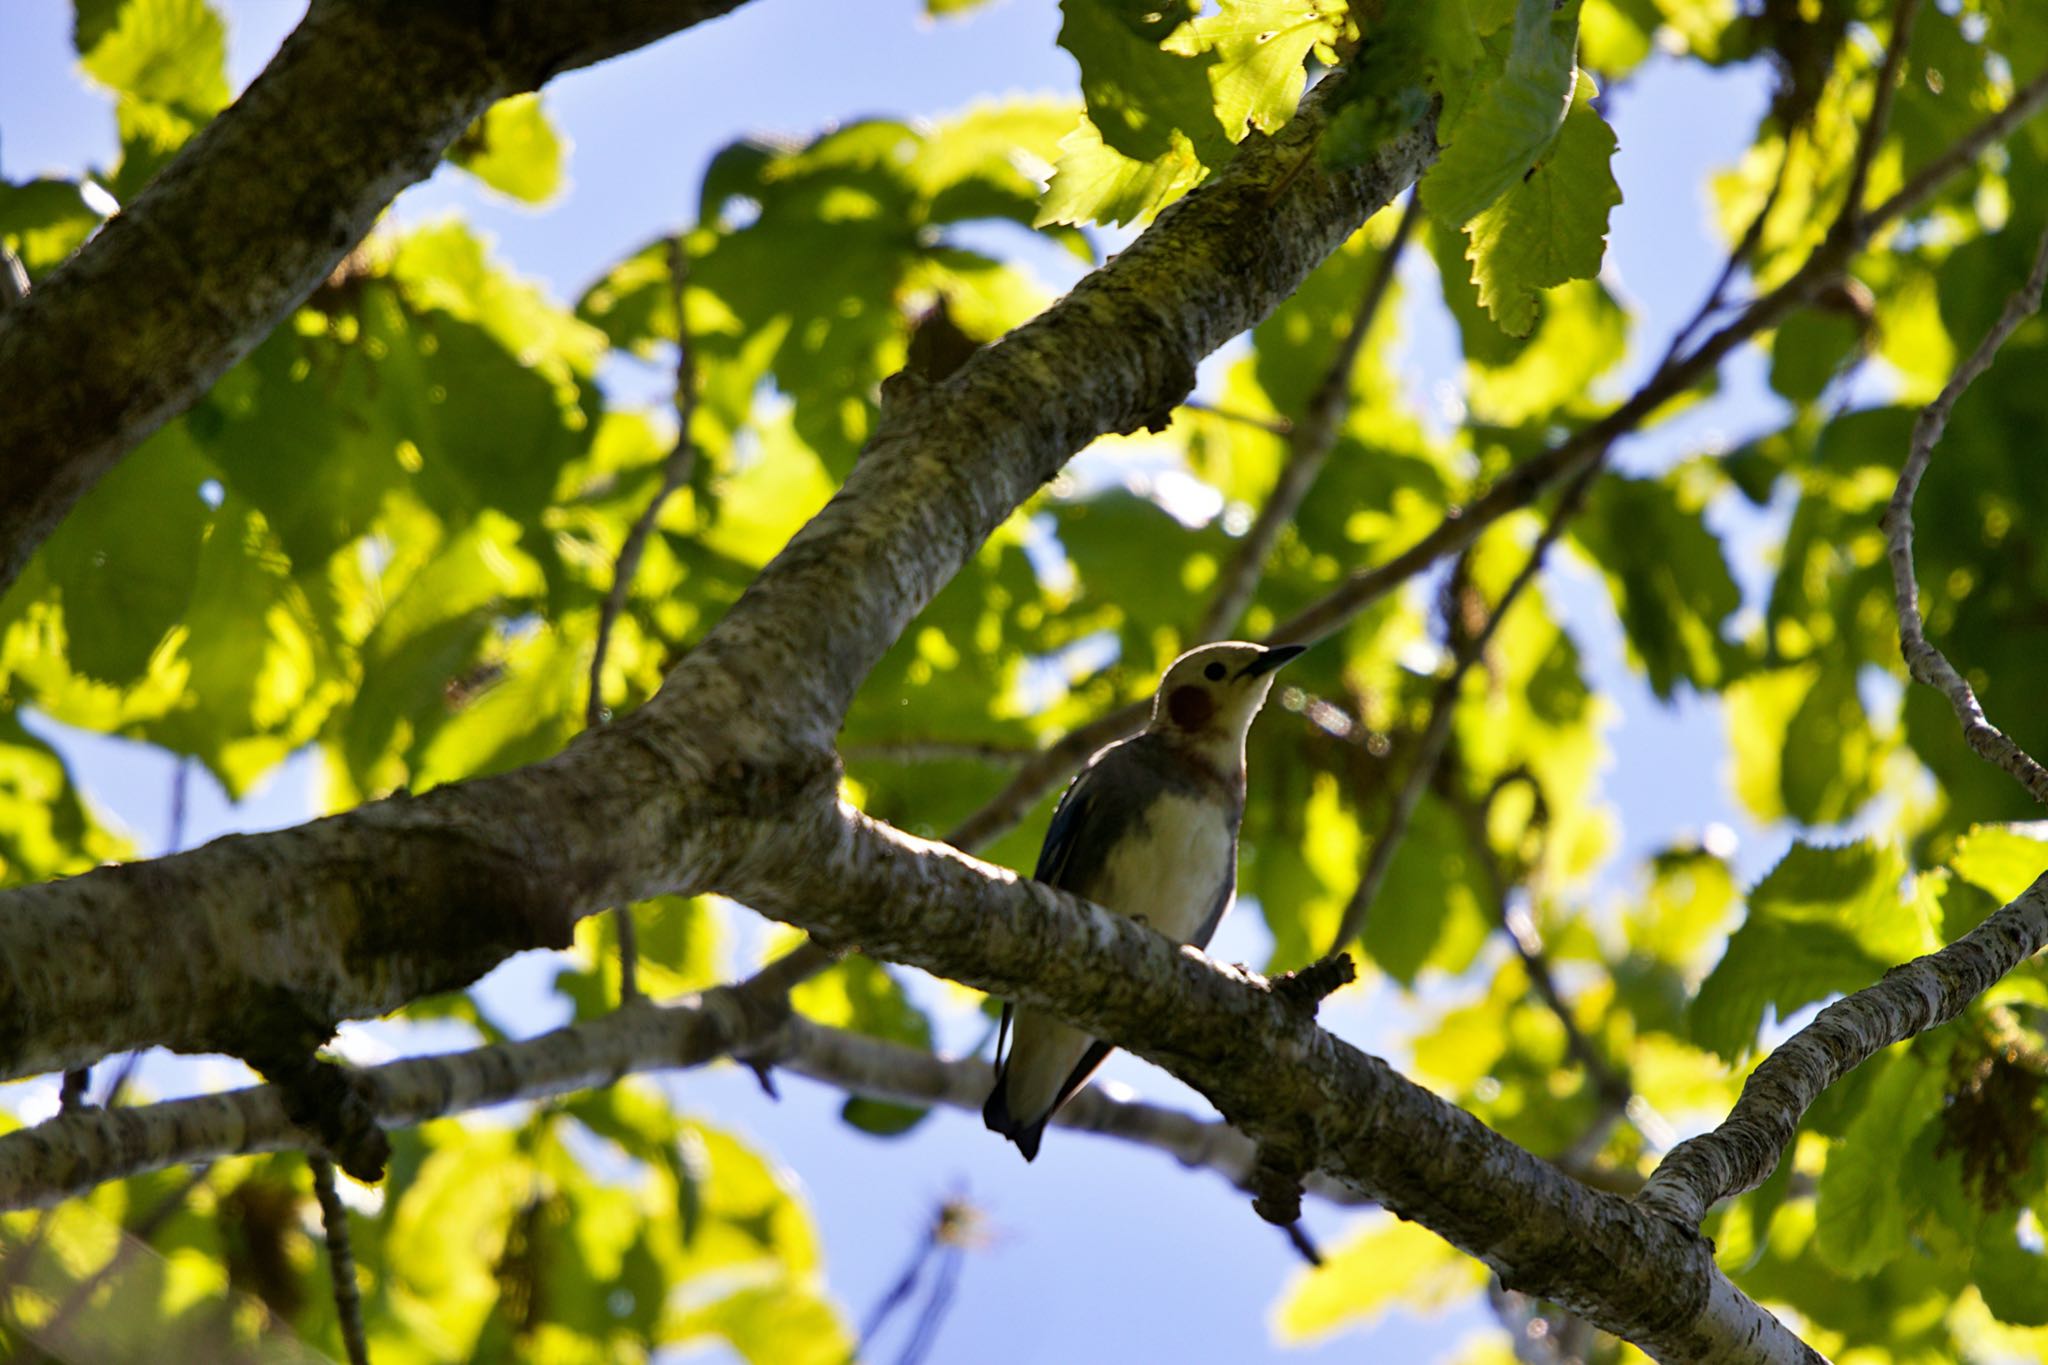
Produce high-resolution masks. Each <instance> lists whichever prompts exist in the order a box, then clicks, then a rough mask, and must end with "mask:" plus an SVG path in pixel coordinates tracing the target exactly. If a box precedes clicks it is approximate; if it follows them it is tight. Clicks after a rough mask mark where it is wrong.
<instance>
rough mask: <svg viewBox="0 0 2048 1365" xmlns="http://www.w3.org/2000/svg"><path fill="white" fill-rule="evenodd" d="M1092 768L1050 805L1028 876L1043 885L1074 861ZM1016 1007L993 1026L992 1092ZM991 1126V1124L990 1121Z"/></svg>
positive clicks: (1057, 881)
mask: <svg viewBox="0 0 2048 1365" xmlns="http://www.w3.org/2000/svg"><path fill="white" fill-rule="evenodd" d="M1094 773H1095V769H1093V768H1088V769H1086V770H1084V771H1083V772H1082V773H1081V774H1080V776H1078V777H1076V778H1075V779H1074V780H1073V781H1072V782H1069V783H1068V784H1067V790H1066V792H1065V794H1063V795H1062V796H1061V797H1060V803H1059V805H1057V806H1055V807H1053V812H1052V823H1051V824H1049V825H1047V826H1046V827H1045V842H1044V843H1043V844H1041V845H1040V846H1039V849H1038V866H1037V867H1036V868H1034V869H1032V873H1031V879H1032V880H1033V881H1037V882H1044V883H1045V884H1046V885H1047V886H1060V885H1063V884H1064V883H1063V882H1062V881H1061V878H1062V877H1064V876H1065V875H1066V873H1067V871H1068V867H1069V865H1070V864H1071V863H1072V862H1073V860H1074V850H1075V848H1077V847H1078V846H1079V843H1080V837H1079V836H1080V833H1081V830H1082V827H1083V826H1085V825H1086V824H1087V823H1088V812H1089V809H1090V808H1091V807H1092V806H1093V805H1094V804H1095V799H1094V796H1093V793H1092V791H1091V788H1092V785H1093V784H1092V783H1091V782H1090V781H1089V779H1090V778H1091V777H1092V776H1094ZM1016 1012H1017V1007H1016V1006H1015V1005H1012V1004H1011V1003H1010V1002H1009V1001H1007V1000H1005V1001H1004V1002H1003V1020H1002V1023H1001V1024H999V1025H997V1027H996V1093H997V1094H1001V1093H1002V1089H1003V1067H1004V1064H1005V1063H1006V1062H1007V1061H1008V1060H1009V1059H1008V1058H1007V1057H1006V1056H1004V1053H1003V1043H1004V1042H1005V1040H1007V1039H1008V1037H1009V1034H1010V1025H1011V1022H1012V1021H1013V1019H1014V1017H1015V1015H1016ZM991 1126H994V1125H993V1124H991Z"/></svg>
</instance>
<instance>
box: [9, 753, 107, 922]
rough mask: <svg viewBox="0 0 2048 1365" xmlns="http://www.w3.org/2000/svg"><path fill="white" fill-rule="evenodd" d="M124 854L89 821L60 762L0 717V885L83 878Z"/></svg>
mask: <svg viewBox="0 0 2048 1365" xmlns="http://www.w3.org/2000/svg"><path fill="white" fill-rule="evenodd" d="M126 852H127V851H126V850H125V849H124V848H122V847H121V845H120V843H118V842H117V841H115V840H114V839H112V838H109V837H108V836H107V835H106V834H105V833H104V832H103V831H102V830H101V829H100V828H99V826H98V824H97V823H96V822H95V821H94V820H93V818H92V815H91V813H90V812H89V811H88V810H87V809H86V805H85V802H84V801H83V800H82V799H80V796H79V793H78V789H77V788H76V787H74V786H73V785H72V782H71V774H70V772H69V771H68V770H67V769H66V767H65V764H64V759H63V758H62V756H61V755H59V754H58V753H57V751H56V750H55V749H52V748H51V747H50V746H49V745H47V744H45V743H44V742H43V741H42V740H40V739H38V738H37V737H36V736H34V735H32V734H30V733H29V732H28V731H27V730H25V729H23V728H22V725H21V722H20V720H19V719H18V718H17V717H16V716H14V715H13V714H12V713H9V714H6V715H0V885H6V886H20V885H23V884H25V883H28V882H34V881H44V880H47V879H48V878H51V877H56V876H61V875H66V874H69V873H76V872H84V871H86V870H87V869H88V868H90V867H92V866H93V865H94V864H95V863H98V862H101V861H104V860H106V859H109V858H113V857H116V856H126Z"/></svg>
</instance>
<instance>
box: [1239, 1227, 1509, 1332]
mask: <svg viewBox="0 0 2048 1365" xmlns="http://www.w3.org/2000/svg"><path fill="white" fill-rule="evenodd" d="M1362 1221H1363V1226H1362V1227H1361V1228H1360V1229H1359V1230H1358V1231H1357V1232H1355V1233H1353V1234H1352V1235H1351V1236H1350V1237H1348V1238H1346V1239H1345V1240H1344V1241H1343V1242H1342V1243H1340V1244H1339V1245H1337V1246H1335V1247H1332V1248H1329V1249H1328V1250H1326V1251H1325V1252H1324V1253H1323V1264H1322V1265H1321V1266H1319V1267H1314V1268H1310V1269H1304V1270H1297V1271H1296V1272H1295V1274H1294V1277H1293V1279H1292V1280H1291V1281H1290V1282H1289V1283H1288V1286H1287V1288H1286V1289H1285V1290H1284V1291H1282V1294H1281V1298H1280V1302H1279V1304H1278V1306H1276V1307H1275V1308H1274V1310H1273V1332H1274V1334H1275V1335H1276V1336H1277V1337H1279V1339H1280V1340H1281V1342H1283V1343H1284V1344H1286V1345H1289V1346H1301V1345H1306V1344H1308V1343H1310V1342H1314V1341H1320V1340H1322V1339H1324V1338H1326V1337H1330V1336H1333V1335H1335V1334H1336V1333H1338V1332H1341V1331H1345V1330H1352V1329H1359V1328H1364V1327H1367V1326H1370V1325H1371V1324H1372V1323H1373V1322H1375V1321H1377V1320H1378V1319H1379V1318H1380V1316H1381V1315H1382V1314H1384V1313H1385V1312H1386V1311H1387V1310H1388V1309H1389V1308H1394V1307H1400V1308H1403V1309H1406V1310H1408V1311H1410V1312H1415V1311H1427V1310H1428V1309H1430V1308H1435V1307H1442V1306H1444V1305H1447V1304H1450V1303H1454V1302H1457V1301H1458V1300H1461V1299H1463V1298H1465V1297H1466V1296H1467V1295H1469V1294H1471V1293H1472V1292H1473V1291H1474V1290H1476V1289H1478V1288H1479V1286H1480V1285H1481V1284H1483V1283H1484V1282H1485V1280H1486V1268H1485V1267H1484V1266H1483V1265H1481V1264H1480V1263H1479V1262H1478V1261H1475V1260H1473V1259H1472V1258H1471V1257H1469V1256H1467V1255H1465V1254H1464V1253H1463V1252H1460V1251H1459V1250H1458V1249H1457V1248H1455V1247H1453V1246H1452V1245H1451V1244H1450V1243H1448V1242H1446V1241H1444V1240H1443V1239H1442V1238H1441V1237H1438V1236H1437V1235H1436V1234H1435V1233H1433V1232H1431V1231H1429V1229H1427V1228H1425V1227H1423V1226H1422V1225H1421V1224H1419V1223H1409V1222H1403V1221H1401V1220H1399V1219H1396V1218H1394V1217H1393V1216H1392V1215H1391V1214H1384V1213H1380V1214H1370V1215H1367V1217H1366V1218H1365V1219H1364V1220H1362Z"/></svg>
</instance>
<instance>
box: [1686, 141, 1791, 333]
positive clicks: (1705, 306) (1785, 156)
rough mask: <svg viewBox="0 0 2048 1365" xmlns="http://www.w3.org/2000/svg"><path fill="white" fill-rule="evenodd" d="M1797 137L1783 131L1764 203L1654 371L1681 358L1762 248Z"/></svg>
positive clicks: (1718, 309) (1720, 307)
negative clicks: (1757, 251) (1781, 143)
mask: <svg viewBox="0 0 2048 1365" xmlns="http://www.w3.org/2000/svg"><path fill="white" fill-rule="evenodd" d="M1797 136H1799V133H1798V130H1796V129H1791V128H1788V129H1786V130H1785V149H1784V151H1783V152H1782V153H1781V154H1780V155H1779V157H1778V170H1777V174H1775V175H1773V176H1772V177H1771V187H1770V189H1769V190H1767V191H1766V192H1765V194H1764V202H1763V203H1761V204H1759V205H1758V206H1757V210H1756V213H1755V214H1754V215H1753V216H1752V217H1751V218H1750V220H1749V226H1747V227H1745V228H1744V229H1743V230H1742V236H1741V237H1739V238H1737V239H1736V242H1735V245H1734V247H1733V248H1731V249H1730V250H1729V252H1728V259H1727V260H1725V261H1723V262H1722V263H1721V271H1720V273H1719V274H1718V275H1716V276H1715V277H1714V284H1713V287H1712V288H1710V289H1709V290H1707V296H1706V297H1705V298H1704V299H1702V300H1700V306H1699V307H1698V308H1697V309H1695V310H1694V311H1693V315H1692V316H1691V317H1690V318H1687V319H1686V321H1685V325H1684V326H1682V327H1680V328H1679V329H1678V330H1677V331H1676V332H1674V333H1672V336H1671V344H1670V345H1668V346H1666V347H1665V348H1664V358H1663V359H1662V360H1660V361H1658V362H1657V365H1658V368H1660V369H1661V368H1663V367H1664V366H1666V365H1669V364H1671V363H1672V361H1674V360H1676V359H1677V358H1678V357H1679V356H1680V355H1682V354H1684V352H1685V350H1686V348H1687V347H1689V346H1691V345H1692V343H1693V338H1694V337H1696V336H1698V335H1699V332H1700V329H1701V328H1703V327H1705V326H1706V325H1707V324H1708V323H1709V322H1711V321H1712V320H1713V318H1714V316H1715V314H1717V313H1719V312H1720V311H1721V309H1722V307H1723V306H1724V305H1725V303H1726V300H1727V297H1728V286H1729V285H1730V284H1733V283H1734V282H1735V272H1736V271H1738V270H1740V269H1742V267H1743V266H1744V265H1745V264H1747V263H1748V261H1749V258H1750V257H1751V256H1752V255H1754V254H1755V253H1756V249H1757V247H1758V246H1759V245H1761V244H1762V242H1763V239H1764V227H1765V225H1766V224H1767V223H1769V221H1770V217H1771V210H1773V209H1775V208H1776V207H1777V206H1778V196H1779V195H1781V194H1783V193H1784V192H1785V172H1786V171H1787V170H1788V169H1789V168H1790V167H1791V165H1792V139H1793V138H1794V137H1797Z"/></svg>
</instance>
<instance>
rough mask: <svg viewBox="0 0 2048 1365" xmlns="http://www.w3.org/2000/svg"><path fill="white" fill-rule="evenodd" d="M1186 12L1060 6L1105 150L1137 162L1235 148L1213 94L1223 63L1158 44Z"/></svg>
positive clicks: (1111, 2) (1078, 2) (1089, 3)
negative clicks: (1189, 150)
mask: <svg viewBox="0 0 2048 1365" xmlns="http://www.w3.org/2000/svg"><path fill="white" fill-rule="evenodd" d="M1181 9H1182V7H1181V6H1178V5H1166V6H1157V5H1152V4H1149V3H1144V2H1143V0H1061V3H1060V13H1061V15H1062V17H1063V21H1062V23H1061V24H1060V37H1059V42H1060V46H1061V47H1063V48H1065V49H1066V50H1067V51H1068V52H1070V53H1072V54H1073V56H1074V60H1075V61H1076V62H1078V63H1079V64H1080V67H1081V96H1082V98H1083V99H1085V100H1086V101H1087V102H1088V118H1089V121H1090V122H1091V123H1092V124H1093V125H1094V126H1095V128H1096V129H1097V130H1098V131H1099V133H1100V134H1101V138H1102V142H1103V145H1104V146H1106V147H1108V148H1110V149H1111V150H1113V151H1115V152H1117V153H1119V154H1120V155H1122V156H1124V157H1126V158H1129V159H1130V160H1133V161H1139V162H1147V161H1153V160H1156V159H1157V158H1159V157H1162V156H1165V155H1167V154H1168V153H1170V152H1173V151H1175V150H1176V148H1177V147H1178V146H1179V145H1180V144H1182V143H1189V144H1190V145H1192V146H1193V147H1196V148H1200V149H1202V150H1203V151H1204V153H1205V155H1206V157H1208V158H1213V157H1216V156H1220V155H1222V154H1223V153H1224V151H1225V149H1227V148H1228V146H1229V144H1230V138H1229V136H1228V134H1227V133H1226V131H1225V129H1224V128H1223V126H1222V125H1221V124H1219V123H1218V122H1217V120H1216V112H1215V108H1214V106H1213V103H1212V97H1211V94H1210V87H1209V68H1211V67H1212V66H1214V65H1215V64H1216V61H1217V58H1216V57H1215V56H1214V55H1213V54H1211V53H1208V52H1206V51H1199V52H1195V53H1192V54H1189V53H1184V52H1180V51H1167V50H1165V49H1164V48H1162V47H1161V45H1160V40H1161V39H1163V38H1166V37H1167V36H1168V35H1169V34H1170V33H1172V32H1173V31H1174V30H1175V29H1176V28H1178V27H1179V14H1180V12H1181ZM1155 15H1156V16H1159V17H1157V18H1154V17H1153V16H1155Z"/></svg>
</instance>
